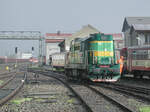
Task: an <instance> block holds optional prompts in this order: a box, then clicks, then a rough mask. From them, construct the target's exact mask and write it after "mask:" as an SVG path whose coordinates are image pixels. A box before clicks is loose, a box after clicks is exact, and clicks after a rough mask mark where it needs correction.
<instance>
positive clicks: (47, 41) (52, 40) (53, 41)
mask: <svg viewBox="0 0 150 112" xmlns="http://www.w3.org/2000/svg"><path fill="white" fill-rule="evenodd" d="M63 41H64V39H46V40H45V42H46V43H60V42H63Z"/></svg>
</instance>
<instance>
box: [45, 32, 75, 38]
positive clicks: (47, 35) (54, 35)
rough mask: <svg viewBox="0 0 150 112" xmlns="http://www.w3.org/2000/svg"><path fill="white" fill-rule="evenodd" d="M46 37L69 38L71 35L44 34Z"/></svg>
mask: <svg viewBox="0 0 150 112" xmlns="http://www.w3.org/2000/svg"><path fill="white" fill-rule="evenodd" d="M45 36H46V37H70V36H72V34H71V33H46V34H45Z"/></svg>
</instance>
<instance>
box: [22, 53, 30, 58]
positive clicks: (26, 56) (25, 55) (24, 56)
mask: <svg viewBox="0 0 150 112" xmlns="http://www.w3.org/2000/svg"><path fill="white" fill-rule="evenodd" d="M21 55H22V56H21V59H29V58H31V57H32V53H22V54H21Z"/></svg>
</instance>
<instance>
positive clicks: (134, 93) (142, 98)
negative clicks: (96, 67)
mask: <svg viewBox="0 0 150 112" xmlns="http://www.w3.org/2000/svg"><path fill="white" fill-rule="evenodd" d="M94 85H95V86H100V87H104V88H108V89H111V90H114V91H118V92H121V93H123V94H128V95H130V96H133V97H136V98H138V99H140V100H143V101H148V102H150V97H149V96H144V95H143V94H138V93H136V92H133V91H129V90H127V89H125V88H117V87H114V86H111V85H104V84H94Z"/></svg>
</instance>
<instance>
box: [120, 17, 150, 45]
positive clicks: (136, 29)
mask: <svg viewBox="0 0 150 112" xmlns="http://www.w3.org/2000/svg"><path fill="white" fill-rule="evenodd" d="M122 32H123V33H124V43H125V47H131V46H143V45H150V17H126V18H125V19H124V23H123V28H122Z"/></svg>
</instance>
